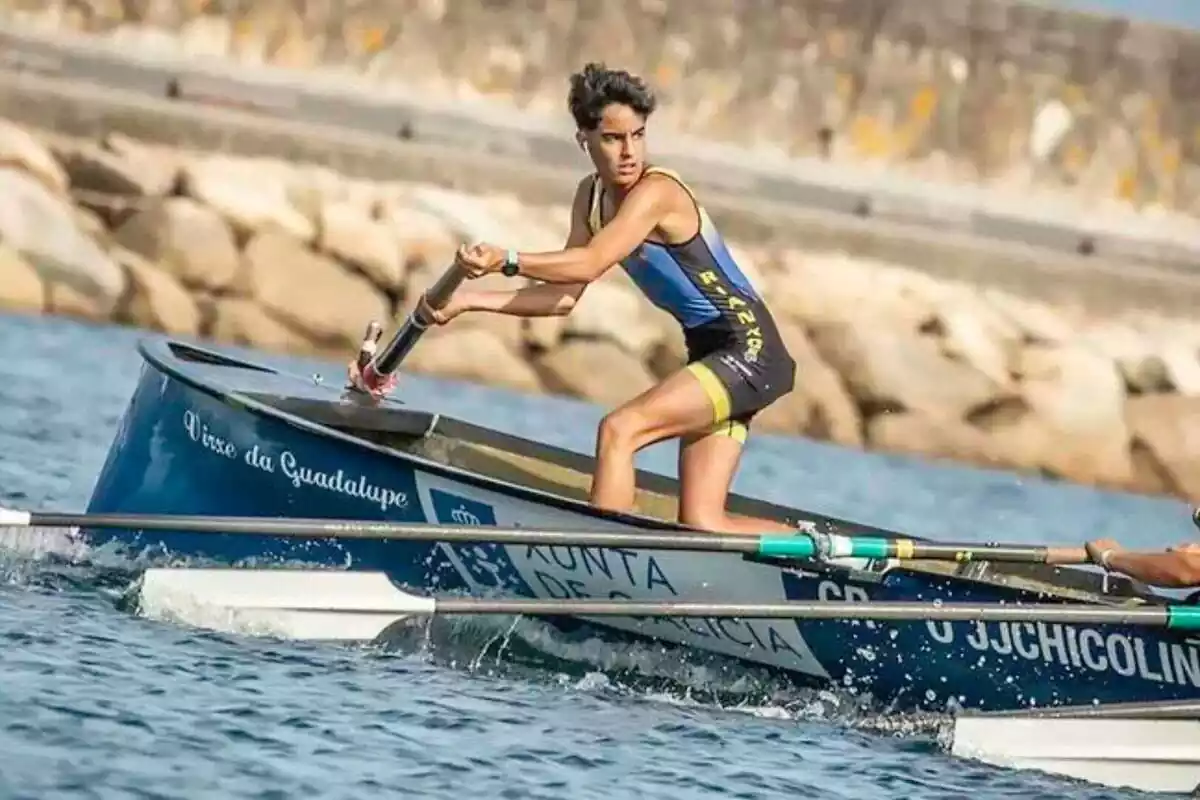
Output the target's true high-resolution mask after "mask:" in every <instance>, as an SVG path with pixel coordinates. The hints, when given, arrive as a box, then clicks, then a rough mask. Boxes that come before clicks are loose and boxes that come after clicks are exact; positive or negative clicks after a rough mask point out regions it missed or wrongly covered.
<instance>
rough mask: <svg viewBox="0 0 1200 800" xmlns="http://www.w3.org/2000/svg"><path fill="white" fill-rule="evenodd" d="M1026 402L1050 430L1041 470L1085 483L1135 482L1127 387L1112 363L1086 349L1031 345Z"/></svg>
mask: <svg viewBox="0 0 1200 800" xmlns="http://www.w3.org/2000/svg"><path fill="white" fill-rule="evenodd" d="M1017 376H1018V378H1019V380H1020V382H1021V389H1020V391H1021V397H1022V399H1023V400H1024V401H1025V403H1027V404H1028V406H1029V413H1030V416H1031V417H1032V418H1034V419H1035V420H1036V422H1037V424H1038V425H1040V426H1042V427H1044V428H1045V429H1047V432H1048V433H1049V434H1050V435H1049V436H1048V437H1047V440H1046V444H1047V446H1046V447H1045V448H1044V450H1043V452H1041V453H1040V457H1039V458H1038V462H1039V463H1040V466H1041V467H1042V468H1043V469H1045V470H1047V471H1049V472H1051V473H1053V474H1056V475H1060V476H1063V477H1066V478H1069V479H1073V480H1076V481H1080V482H1084V483H1096V484H1103V485H1113V486H1122V485H1128V483H1129V482H1130V480H1132V476H1133V467H1132V464H1131V462H1130V459H1129V440H1130V433H1129V428H1128V426H1127V425H1126V422H1125V403H1126V392H1125V383H1124V381H1123V379H1122V378H1121V375H1120V373H1119V372H1118V371H1117V368H1116V366H1115V365H1114V364H1113V362H1112V361H1111V360H1110V359H1108V358H1106V357H1105V356H1104V355H1102V354H1100V353H1098V352H1096V351H1095V350H1091V349H1088V348H1083V347H1070V346H1063V347H1054V346H1049V345H1031V346H1028V347H1026V348H1024V349H1023V350H1022V352H1021V356H1020V358H1019V360H1018V362H1017Z"/></svg>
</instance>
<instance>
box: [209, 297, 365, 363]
mask: <svg viewBox="0 0 1200 800" xmlns="http://www.w3.org/2000/svg"><path fill="white" fill-rule="evenodd" d="M206 304H207V305H208V306H209V307H208V308H207V309H206V312H207V314H208V316H209V317H210V322H209V323H208V326H207V328H208V336H209V337H211V338H212V339H215V340H216V341H219V342H228V343H230V344H236V345H242V346H248V347H259V348H262V349H264V350H271V351H275V352H281V353H290V352H301V351H306V350H308V349H310V344H309V341H308V338H307V337H306V336H305V335H304V334H303V333H302V332H300V331H298V330H296V329H295V328H292V327H290V326H288V325H286V324H285V323H283V322H281V321H280V320H278V319H277V318H275V317H273V316H272V315H271V314H270V313H269V312H268V311H267V310H266V309H265V308H263V307H262V306H261V305H259V304H258V303H257V302H255V301H253V300H247V299H245V298H241V297H223V298H220V299H214V300H208V301H206ZM347 352H350V351H347Z"/></svg>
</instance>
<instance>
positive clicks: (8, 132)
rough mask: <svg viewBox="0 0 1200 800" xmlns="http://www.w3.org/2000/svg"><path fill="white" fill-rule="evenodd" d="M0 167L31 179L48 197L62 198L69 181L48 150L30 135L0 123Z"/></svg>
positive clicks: (20, 129)
mask: <svg viewBox="0 0 1200 800" xmlns="http://www.w3.org/2000/svg"><path fill="white" fill-rule="evenodd" d="M0 167H12V168H15V169H18V170H21V171H22V172H26V173H28V174H29V175H31V176H32V177H33V178H34V179H35V180H37V181H38V182H39V183H41V184H42V186H44V187H45V188H46V189H47V190H48V191H49V192H50V193H51V194H54V195H57V196H59V197H65V196H66V194H67V187H68V186H69V185H70V181H69V180H68V178H67V173H66V172H65V171H64V170H63V168H62V166H61V165H60V164H59V163H58V161H57V160H56V159H55V158H54V154H53V153H52V152H51V150H50V148H48V147H47V146H46V145H44V144H43V143H42V142H40V141H38V139H37V137H35V136H34V135H33V134H32V133H30V132H29V131H27V130H25V129H24V128H21V127H18V126H17V125H14V124H13V123H11V122H9V121H8V120H5V119H0Z"/></svg>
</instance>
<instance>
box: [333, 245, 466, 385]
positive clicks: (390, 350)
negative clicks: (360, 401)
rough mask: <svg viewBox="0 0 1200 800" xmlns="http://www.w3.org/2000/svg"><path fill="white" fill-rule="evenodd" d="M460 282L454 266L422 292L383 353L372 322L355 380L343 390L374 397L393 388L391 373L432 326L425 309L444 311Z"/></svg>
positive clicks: (461, 272)
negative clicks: (378, 344) (379, 347)
mask: <svg viewBox="0 0 1200 800" xmlns="http://www.w3.org/2000/svg"><path fill="white" fill-rule="evenodd" d="M464 278H466V272H465V271H464V270H462V269H459V267H458V266H457V265H453V266H451V267H449V268H448V269H447V270H446V271H445V272H444V273H443V274H442V277H440V278H438V279H437V281H436V282H435V283H434V284H433V285H432V286H430V287H429V288H428V289H426V290H425V293H424V294H423V295H422V296H421V299H420V300H419V301H418V302H417V305H416V307H415V308H413V310H412V312H411V313H410V314H409V315H408V319H406V320H405V321H404V324H403V325H401V326H400V329H399V330H397V331H396V335H395V336H393V337H392V339H391V341H389V342H388V343H387V344H386V345H384V346H383V349H380V350H377V349H376V348H377V343H378V341H379V337H380V335H381V334H382V333H383V330H382V328H380V327H379V325H378V323H375V322H372V323H371V324H370V325H369V326H368V327H367V335H366V337H365V338H364V340H363V344H362V348H361V349H360V350H359V353H358V367H359V375H358V380H357V381H352V382H351V383H349V385H347V387H346V388H347V389H348V390H351V391H356V392H364V393H369V394H371V395H374V396H381V395H383V394H386V393H387V392H388V391H389V390H390V389H391V388H392V386H394V385H395V382H396V375H395V373H396V370H397V369H399V368H400V362H401V361H403V360H404V358H405V357H406V356H407V355H408V354H409V352H410V351H411V350H412V349H413V347H415V346H416V344H417V341H418V340H420V338H421V335H422V334H423V333H425V331H426V329H427V328H428V327H429V326H430V325H432V324H433V323H434V320H433V319H429V318H427V317H426V315H425V313H424V310H425V306H428V307H429V308H430V309H433V310H435V311H436V310H439V309H441V308H444V307H445V305H446V303H448V302H449V301H450V297H451V296H452V295H453V294H454V292H455V290H456V289H458V286H459V284H460V283H462V282H463V279H464Z"/></svg>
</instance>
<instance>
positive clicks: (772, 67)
mask: <svg viewBox="0 0 1200 800" xmlns="http://www.w3.org/2000/svg"><path fill="white" fill-rule="evenodd" d="M1065 5H1067V4H1061V3H1045V2H1014V0H973V2H964V0H871V1H870V2H866V1H863V0H856V1H855V2H849V0H780V2H773V3H723V4H708V5H705V6H704V7H703V10H701V11H698V10H697V8H698V7H697V6H696V2H695V0H655V2H647V0H607V1H606V2H601V3H592V2H579V0H530V1H529V2H525V3H515V2H504V1H503V0H501V1H500V2H497V0H454V1H453V2H446V0H422V2H413V0H360V1H359V2H355V3H330V2H325V1H324V0H290V2H279V0H259V1H258V2H253V3H250V2H241V3H212V2H203V1H202V2H180V0H141V2H137V3H131V2H118V0H0V18H9V19H12V20H14V21H16V22H18V23H19V24H22V25H31V26H35V27H38V28H43V29H55V30H78V31H85V32H87V33H89V34H95V35H100V36H106V37H119V38H118V41H120V42H121V43H122V46H124V47H131V48H146V49H150V50H155V49H169V50H172V51H176V50H177V51H181V52H185V53H188V54H193V55H201V56H205V57H218V58H226V59H230V60H232V61H236V62H240V63H244V64H248V65H257V64H262V63H267V64H272V65H276V66H280V67H287V68H291V69H297V70H309V69H314V68H334V69H337V70H339V71H341V72H345V73H351V74H353V73H359V74H361V75H363V76H364V77H368V76H369V80H370V81H371V82H373V83H374V82H379V83H383V84H389V83H390V84H395V85H399V86H405V87H409V88H413V89H418V90H420V91H423V92H427V93H428V94H429V95H430V96H434V97H440V98H446V97H458V98H465V99H474V98H478V97H486V98H493V99H500V100H506V101H510V102H512V103H513V104H514V105H516V106H518V107H521V108H524V109H529V110H533V111H536V112H539V113H547V114H550V115H553V118H554V119H560V118H561V117H560V115H561V114H562V113H563V105H562V104H563V93H564V92H565V91H566V77H567V75H569V74H570V73H571V72H572V71H574V70H576V69H578V68H579V67H580V65H581V64H582V63H583V62H584V61H586V60H589V59H593V58H599V59H604V60H607V61H609V62H611V63H614V64H620V65H621V66H624V67H627V68H629V69H632V70H635V71H637V72H639V73H641V74H643V75H646V76H647V77H649V78H650V79H651V80H653V82H654V84H655V85H656V86H657V87H658V89H659V92H660V95H661V98H662V100H663V108H662V111H661V113H660V115H659V119H658V123H657V125H658V126H659V127H658V128H657V129H658V130H660V131H661V130H663V128H664V127H665V128H672V129H674V130H675V131H677V132H680V133H684V134H687V135H690V136H695V137H697V138H699V139H704V140H713V141H720V142H724V143H726V144H731V145H736V146H739V147H745V148H750V149H756V150H759V151H761V152H765V153H766V154H768V155H769V156H771V157H773V156H774V155H776V154H786V155H804V156H812V157H818V158H825V159H828V160H830V161H833V162H843V163H855V164H861V163H868V164H873V165H886V166H889V167H891V168H893V169H896V170H899V171H901V172H904V173H909V174H916V175H919V176H922V177H923V178H933V179H936V180H941V181H946V182H958V183H968V184H975V185H978V186H986V187H989V188H993V189H1004V190H1008V191H1009V192H1012V193H1016V194H1017V195H1018V196H1019V197H1021V198H1022V199H1025V198H1026V197H1027V195H1028V194H1029V192H1030V191H1031V190H1037V191H1039V192H1045V193H1046V196H1045V197H1043V198H1042V202H1052V201H1056V200H1061V198H1062V197H1063V196H1066V197H1069V198H1071V200H1072V201H1073V203H1072V205H1074V204H1076V203H1078V204H1083V205H1085V206H1087V207H1091V208H1092V209H1093V213H1098V212H1097V209H1105V208H1113V207H1118V208H1119V207H1124V206H1127V205H1133V206H1136V207H1141V208H1152V209H1157V210H1162V209H1168V210H1171V211H1174V212H1176V213H1178V214H1179V215H1180V217H1182V219H1181V220H1180V224H1181V225H1186V224H1188V223H1189V222H1191V219H1190V218H1191V217H1194V216H1195V215H1196V214H1198V213H1200V138H1198V137H1197V136H1196V129H1197V124H1198V123H1200V105H1197V103H1196V102H1195V97H1196V91H1197V82H1196V75H1197V66H1198V64H1200V35H1198V34H1197V33H1196V32H1195V31H1192V30H1186V29H1181V30H1175V29H1171V28H1166V27H1161V26H1155V25H1150V24H1145V23H1139V22H1134V21H1131V20H1128V19H1122V18H1120V17H1112V16H1106V15H1101V14H1096V13H1086V12H1083V11H1080V10H1075V9H1071V8H1066V7H1064V6H1065ZM1009 196H1010V197H1011V194H1010V195H1009ZM1055 204H1057V202H1056V203H1055ZM1183 230H1186V228H1183Z"/></svg>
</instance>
